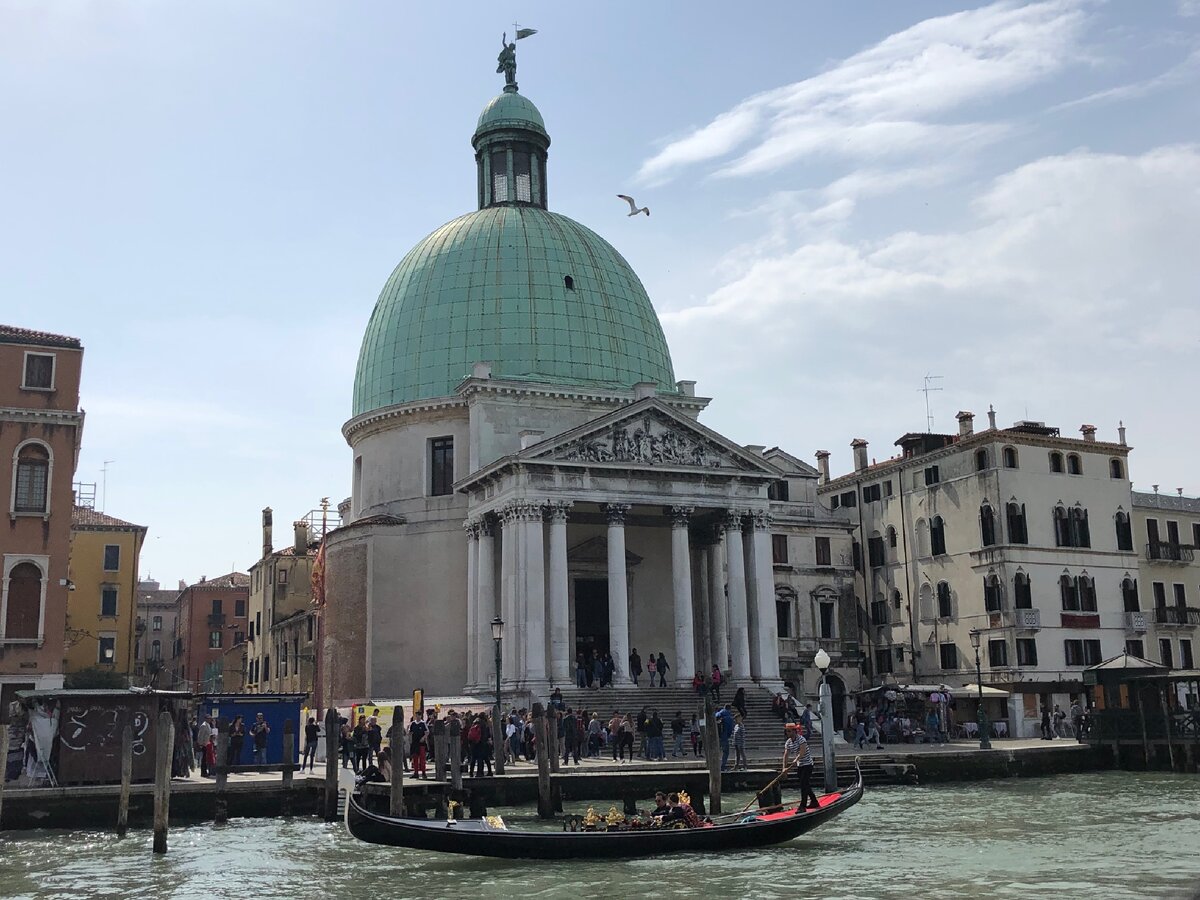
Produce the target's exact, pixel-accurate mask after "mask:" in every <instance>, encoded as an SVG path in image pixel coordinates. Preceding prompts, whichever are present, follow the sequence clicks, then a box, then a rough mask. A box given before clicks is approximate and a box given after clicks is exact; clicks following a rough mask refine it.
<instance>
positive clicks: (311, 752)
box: [300, 716, 321, 772]
mask: <svg viewBox="0 0 1200 900" xmlns="http://www.w3.org/2000/svg"><path fill="white" fill-rule="evenodd" d="M320 740H321V729H320V727H319V726H318V725H317V720H316V719H315V718H314V717H313V716H309V717H308V721H307V722H306V723H305V724H304V759H303V760H302V761H301V763H300V768H301V769H303V768H304V766H305V765H307V766H308V771H310V772H311V771H312V770H313V766H315V765H316V764H317V745H318V744H319V743H320Z"/></svg>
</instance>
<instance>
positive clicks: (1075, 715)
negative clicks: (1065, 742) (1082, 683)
mask: <svg viewBox="0 0 1200 900" xmlns="http://www.w3.org/2000/svg"><path fill="white" fill-rule="evenodd" d="M1071 728H1072V730H1074V732H1075V740H1077V741H1079V743H1081V744H1082V743H1083V707H1082V706H1080V705H1079V701H1078V700H1072V701H1071Z"/></svg>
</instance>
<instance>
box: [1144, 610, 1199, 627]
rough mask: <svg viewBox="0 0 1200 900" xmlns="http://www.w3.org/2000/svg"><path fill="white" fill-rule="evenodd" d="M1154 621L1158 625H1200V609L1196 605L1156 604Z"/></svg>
mask: <svg viewBox="0 0 1200 900" xmlns="http://www.w3.org/2000/svg"><path fill="white" fill-rule="evenodd" d="M1154 623H1155V624H1156V625H1180V626H1188V625H1200V609H1197V608H1196V607H1194V606H1156V607H1155V608H1154Z"/></svg>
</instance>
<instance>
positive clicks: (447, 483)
mask: <svg viewBox="0 0 1200 900" xmlns="http://www.w3.org/2000/svg"><path fill="white" fill-rule="evenodd" d="M453 484H454V438H452V437H443V438H434V439H433V440H431V441H430V442H429V493H430V495H431V496H434V497H441V496H444V495H445V494H449V493H450V492H451V491H452V490H453V487H452V485H453Z"/></svg>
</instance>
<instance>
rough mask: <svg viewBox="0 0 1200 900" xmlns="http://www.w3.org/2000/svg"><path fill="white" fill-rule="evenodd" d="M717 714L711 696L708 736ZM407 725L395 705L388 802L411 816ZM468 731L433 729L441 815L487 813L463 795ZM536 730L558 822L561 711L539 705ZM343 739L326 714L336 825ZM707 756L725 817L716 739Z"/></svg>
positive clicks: (454, 722) (545, 799) (712, 792)
mask: <svg viewBox="0 0 1200 900" xmlns="http://www.w3.org/2000/svg"><path fill="white" fill-rule="evenodd" d="M493 712H494V711H493ZM715 712H716V710H715V707H714V706H713V702H712V700H711V698H708V697H706V698H705V701H704V719H705V733H706V734H708V735H716V734H717V720H716V715H715ZM493 718H494V721H493V725H494V727H495V732H494V738H493V739H494V740H495V742H496V744H497V748H498V752H497V754H496V755H497V757H499V756H500V755H501V754H502V753H503V752H504V751H503V745H502V742H503V741H505V740H506V738H505V736H504V725H503V717H502V716H501V717H495V716H494V717H493ZM404 727H405V726H404V708H403V707H401V706H395V707H393V710H392V732H391V734H392V741H391V747H392V748H395V749H394V750H393V751H392V752H391V783H390V795H389V803H388V809H389V813H390V815H393V816H404V815H406V809H405V802H404V764H403V761H402V760H401V759H400V753H399V748H400V747H401V746H403V744H402V740H401V735H402V734H403V731H404ZM463 727H464V723H463V721H462V720H461V719H457V718H453V719H449V720H445V719H438V720H437V721H436V722H435V723H434V727H433V731H432V733H431V734H430V736H429V745H430V747H431V749H432V757H433V758H432V760H431V766H432V771H433V776H434V780H435V782H436V783H438V784H445V779H446V775H447V773H448V774H449V777H450V792H449V794H448V795H447V794H446V793H442V794H441V795H440V798H439V800H438V807H439V813H440V814H449V815H455V810H454V809H453V808H452V809H449V810H448V809H446V806H447V804H448V802H453V803H456V804H458V806H457V810H458V811H459V812H460V813H461V811H462V810H463V805H464V804H466V805H468V806H469V811H470V814H471V816H472V817H478V816H481V815H483V814H484V812H483V802H482V800H483V798H482V797H480V796H478V795H477V794H475V793H474V792H472V793H471V794H470V795H466V794H464V792H463V783H462V778H463V773H462V754H461V753H460V751H459V747H460V746H461V740H462V728H463ZM533 729H534V736H535V739H536V741H537V747H538V753H537V769H538V774H537V778H538V804H537V809H538V815H539V816H540V817H542V818H553V817H554V814H555V813H556V812H561V811H562V797H561V793H560V791H559V789H558V787H557V786H556V785H554V784H553V783H552V782H551V779H550V776H551V774H552V773H557V772H558V771H559V769H560V762H559V751H560V746H559V736H558V718H557V712H556V710H554V709H553V708H552V707H550V708H547V707H543V706H542V704H541V703H535V704H533ZM340 735H341V729H340V727H339V723H338V715H337V710H335V709H330V710H328V711H327V712H326V714H325V792H324V802H323V809H324V815H325V819H326V821H330V822H332V821H336V820H337V818H338V750H339V746H338V744H339V740H340ZM704 757H705V763H706V765H707V768H708V796H709V802H708V812H709V813H710V814H713V813H720V812H721V746H720V742H719V741H718V740H716V739H715V738H714V739H712V740H706V741H705V742H704ZM627 805H628V804H627ZM407 814H417V815H420V814H421V813H420V812H416V807H412V808H411V809H409V810H408V811H407ZM456 817H457V815H456Z"/></svg>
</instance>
